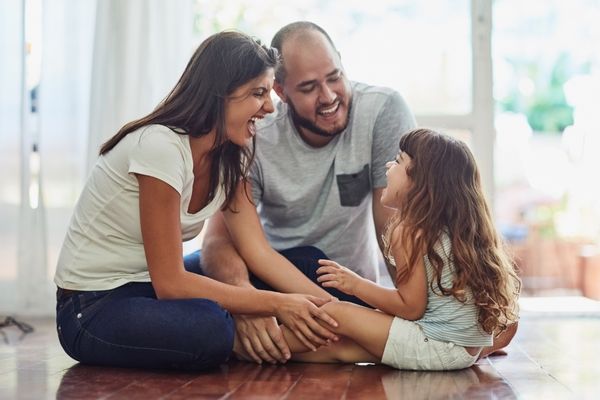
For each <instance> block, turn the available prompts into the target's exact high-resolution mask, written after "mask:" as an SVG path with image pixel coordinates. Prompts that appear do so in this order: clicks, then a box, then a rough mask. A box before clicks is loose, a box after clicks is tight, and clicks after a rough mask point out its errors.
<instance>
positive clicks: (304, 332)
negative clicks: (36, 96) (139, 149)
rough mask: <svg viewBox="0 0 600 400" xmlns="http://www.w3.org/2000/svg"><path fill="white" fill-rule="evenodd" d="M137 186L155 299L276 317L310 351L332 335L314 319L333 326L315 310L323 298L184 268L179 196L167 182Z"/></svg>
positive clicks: (144, 179) (144, 181) (143, 181)
mask: <svg viewBox="0 0 600 400" xmlns="http://www.w3.org/2000/svg"><path fill="white" fill-rule="evenodd" d="M136 177H137V179H138V182H139V188H140V191H139V202H140V221H141V230H142V238H143V241H144V251H145V253H146V260H147V262H148V269H149V271H150V278H151V280H152V285H153V287H154V290H155V291H156V295H157V297H158V298H166V299H169V298H171V299H175V298H177V299H181V298H207V299H210V300H213V301H216V302H217V303H219V304H220V305H221V306H223V307H224V308H225V309H227V310H229V311H230V312H232V313H240V314H258V315H274V316H276V317H278V318H279V319H280V320H281V321H282V322H283V323H284V324H285V325H286V326H288V327H289V328H290V329H291V330H292V331H293V332H294V333H295V334H296V335H297V336H299V338H302V340H303V342H304V343H306V344H307V345H308V346H309V347H311V348H314V347H315V346H314V344H313V343H316V344H324V343H325V340H324V339H322V338H326V339H331V340H335V339H336V336H335V335H334V334H333V333H331V332H329V331H328V330H326V329H324V328H322V327H321V326H320V325H319V323H318V322H317V321H316V319H317V318H318V319H321V320H322V321H325V322H326V323H329V324H331V325H332V326H335V325H337V324H336V323H335V321H333V319H332V318H331V317H329V316H328V315H327V313H326V312H325V311H323V310H321V309H319V307H318V306H320V305H323V304H324V303H326V302H327V300H323V299H319V298H316V297H314V296H310V295H301V294H295V295H285V294H281V293H277V292H269V291H262V290H256V289H253V288H244V287H236V286H230V285H227V284H224V283H221V282H217V281H215V280H212V279H210V278H207V277H205V276H201V275H198V274H194V273H191V272H188V271H186V270H185V268H184V267H183V250H182V244H181V243H182V238H181V223H180V200H181V198H180V195H179V193H177V191H176V190H175V189H174V188H172V187H171V186H170V185H168V184H167V183H165V182H163V181H161V180H159V179H157V178H153V177H150V176H146V175H140V174H137V175H136Z"/></svg>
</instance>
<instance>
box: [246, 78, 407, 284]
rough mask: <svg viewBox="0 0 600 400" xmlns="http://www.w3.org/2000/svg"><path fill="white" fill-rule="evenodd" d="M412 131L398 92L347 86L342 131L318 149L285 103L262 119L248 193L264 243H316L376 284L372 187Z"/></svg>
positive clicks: (382, 180) (277, 245)
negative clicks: (347, 106)
mask: <svg viewBox="0 0 600 400" xmlns="http://www.w3.org/2000/svg"><path fill="white" fill-rule="evenodd" d="M414 126H415V120H414V117H413V115H412V113H411V111H410V109H409V108H408V106H407V105H406V103H405V102H404V100H403V99H402V97H401V96H400V94H398V93H397V92H396V91H394V90H392V89H388V88H384V87H374V86H368V85H365V84H362V83H357V82H352V107H351V110H350V119H349V122H348V126H347V128H346V129H345V130H344V131H343V132H342V133H341V134H339V135H337V136H336V137H335V138H334V139H333V140H332V141H331V142H330V143H328V144H327V145H326V146H324V147H321V148H315V147H312V146H310V145H308V144H307V143H306V142H304V141H303V140H302V138H301V137H300V136H299V134H298V132H297V130H296V128H295V127H294V124H293V122H292V121H291V119H290V116H289V114H288V107H287V105H286V104H285V103H282V102H279V103H278V104H277V106H276V111H275V113H273V114H271V115H269V116H267V117H266V118H265V119H264V120H263V121H261V123H260V125H259V129H258V134H257V135H256V137H257V139H256V140H257V142H256V158H255V161H254V164H253V166H252V170H251V179H252V190H253V196H254V200H255V203H256V204H257V205H258V212H259V215H260V218H261V221H262V223H263V226H264V229H265V233H266V236H267V239H268V240H269V242H270V243H271V246H273V248H275V249H277V250H284V249H288V248H292V247H298V246H315V247H318V248H319V249H321V250H322V251H323V252H324V253H325V254H326V255H327V256H328V257H329V258H331V259H332V260H335V261H337V262H339V263H340V264H342V265H344V266H347V267H348V268H350V269H352V270H354V271H355V272H357V273H358V274H360V275H361V276H363V277H365V278H368V279H371V280H373V281H376V280H377V279H378V268H377V265H378V245H377V239H376V237H375V225H374V222H373V211H372V197H373V196H372V194H373V189H375V188H380V187H385V186H386V178H385V172H386V168H385V163H386V162H387V161H390V160H393V159H394V157H395V156H396V154H397V152H398V141H399V139H400V136H401V134H402V133H404V132H405V131H407V130H409V129H411V128H413V127H414Z"/></svg>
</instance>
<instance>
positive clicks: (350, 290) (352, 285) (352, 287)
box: [317, 260, 363, 296]
mask: <svg viewBox="0 0 600 400" xmlns="http://www.w3.org/2000/svg"><path fill="white" fill-rule="evenodd" d="M319 264H320V265H322V267H320V268H319V269H317V274H319V275H320V276H319V277H318V278H317V281H319V282H321V284H322V285H323V286H324V287H332V288H336V289H338V290H341V291H342V292H344V293H346V294H349V295H352V296H357V293H356V288H357V286H358V285H359V283H360V282H361V281H362V280H363V278H361V277H360V276H359V275H358V274H356V273H355V272H352V271H350V270H349V269H348V268H346V267H344V266H342V265H340V264H338V263H336V262H335V261H331V260H319Z"/></svg>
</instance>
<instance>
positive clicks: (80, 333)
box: [56, 257, 235, 370]
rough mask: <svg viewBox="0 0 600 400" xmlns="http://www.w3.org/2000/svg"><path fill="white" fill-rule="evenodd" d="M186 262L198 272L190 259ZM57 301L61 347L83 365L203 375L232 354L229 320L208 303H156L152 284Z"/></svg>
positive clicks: (102, 291) (231, 326)
mask: <svg viewBox="0 0 600 400" xmlns="http://www.w3.org/2000/svg"><path fill="white" fill-rule="evenodd" d="M185 261H186V269H188V270H192V272H197V273H201V271H200V269H199V265H198V264H197V263H196V262H195V257H192V258H187V257H186V260H185ZM60 292H61V291H60V290H59V293H60ZM59 297H60V298H59V299H57V304H56V322H57V330H58V337H59V340H60V343H61V345H62V347H63V349H64V350H65V351H66V352H67V354H68V355H69V356H71V357H72V358H74V359H75V360H77V361H80V362H81V363H84V364H93V365H107V366H117V367H139V368H165V369H189V370H205V369H210V368H214V367H216V366H217V365H219V364H221V363H223V362H225V361H227V359H228V357H229V355H230V354H231V351H232V349H233V336H234V332H235V327H234V323H233V319H232V318H231V315H230V314H229V313H228V312H227V311H226V310H224V309H223V308H221V307H220V306H219V305H218V304H217V303H215V302H214V301H211V300H207V299H182V300H159V299H157V298H156V293H155V292H154V289H153V287H152V284H151V283H137V282H134V283H128V284H126V285H123V286H120V287H118V288H116V289H112V290H101V291H85V292H76V293H74V294H71V295H67V296H65V295H63V296H59Z"/></svg>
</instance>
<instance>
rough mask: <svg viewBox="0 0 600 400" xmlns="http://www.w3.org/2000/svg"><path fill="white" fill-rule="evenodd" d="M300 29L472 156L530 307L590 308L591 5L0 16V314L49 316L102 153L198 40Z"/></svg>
mask: <svg viewBox="0 0 600 400" xmlns="http://www.w3.org/2000/svg"><path fill="white" fill-rule="evenodd" d="M301 19H306V20H311V21H314V22H316V23H317V24H319V25H321V26H322V27H323V28H324V29H325V30H327V31H328V32H329V34H330V35H331V37H332V39H333V40H334V42H335V43H336V44H337V46H338V48H339V50H340V52H341V55H342V62H343V64H344V66H345V68H346V70H347V74H348V76H349V77H350V79H352V80H358V81H363V82H366V83H370V84H377V85H384V86H389V87H392V88H395V89H397V90H398V91H399V92H400V93H401V94H402V95H403V96H404V97H405V99H406V100H407V102H408V104H409V105H410V106H411V108H412V109H413V111H414V113H415V114H416V117H417V121H418V123H419V124H420V125H425V126H431V127H436V128H439V129H442V130H444V131H446V132H447V133H449V134H452V135H455V136H457V137H460V138H461V139H463V140H465V141H466V142H467V143H469V145H470V146H471V148H472V150H473V151H474V153H475V155H476V157H477V160H478V162H479V165H480V167H481V169H482V175H483V178H484V185H485V189H486V192H487V194H488V196H489V198H490V201H491V202H492V203H493V208H494V213H495V219H496V222H497V225H498V227H499V228H500V230H501V233H502V234H503V236H504V238H505V239H506V241H507V243H508V244H509V246H510V248H511V251H512V252H513V254H514V256H515V258H516V260H517V263H518V265H519V268H520V271H521V272H520V273H521V276H522V278H523V281H524V294H525V295H527V296H549V295H552V296H586V297H589V298H592V299H599V298H600V256H599V255H598V253H599V252H598V244H599V243H600V185H599V184H598V183H597V181H596V179H597V177H596V174H597V172H593V171H599V170H600V165H598V164H600V157H598V154H600V132H599V131H598V130H599V129H600V128H599V127H600V95H599V93H600V52H599V51H598V48H599V47H598V46H599V43H600V24H599V23H598V21H600V0H571V1H569V2H564V1H559V0H528V1H520V0H495V1H491V0H434V1H427V2H419V1H416V0H393V1H392V0H375V1H359V0H345V1H341V0H340V1H337V0H318V1H316V0H302V1H291V0H288V1H285V2H283V1H275V0H262V1H256V0H253V1H249V0H227V1H217V0H127V1H122V0H51V1H50V0H0V314H15V313H17V314H22V315H51V314H52V313H53V306H54V301H53V291H54V290H55V286H54V285H53V283H52V277H53V274H54V270H55V264H56V260H57V257H58V252H59V250H60V246H61V244H62V240H63V238H64V235H65V231H66V228H67V226H68V222H69V218H70V216H71V213H72V209H73V206H74V204H75V202H76V201H77V197H78V195H79V192H80V190H81V188H82V185H83V183H84V181H85V178H86V175H87V173H88V171H89V168H90V166H91V165H93V163H94V161H95V159H96V157H97V152H98V147H99V145H100V144H101V143H102V142H103V141H104V140H105V139H106V138H108V137H110V136H112V135H113V134H114V133H115V132H116V130H117V129H118V128H119V127H120V126H121V125H122V124H124V123H125V122H127V121H129V120H131V119H134V118H137V117H140V116H142V115H144V114H146V113H148V112H149V111H151V110H152V109H153V108H154V106H155V105H156V104H157V103H158V102H159V101H160V100H161V99H162V98H163V97H164V96H165V95H166V94H167V92H168V90H169V89H170V88H171V87H172V86H173V85H174V84H175V82H176V81H177V78H178V77H179V75H180V74H181V72H182V71H183V68H184V67H185V64H186V63H187V61H188V59H189V57H190V56H191V54H192V52H193V50H194V49H195V48H196V47H197V46H198V44H199V43H200V42H201V41H202V40H203V39H204V38H206V37H207V36H209V35H210V34H212V33H214V32H217V31H220V30H223V29H228V28H236V29H239V30H242V31H244V32H246V33H249V34H251V35H254V36H256V37H257V38H260V39H261V40H262V41H264V42H266V43H269V42H270V40H271V37H272V36H273V34H274V33H275V32H276V31H277V30H278V29H279V28H280V27H281V26H283V25H285V24H287V23H289V22H292V21H295V20H301ZM198 245H199V239H197V240H194V241H192V243H189V244H187V245H186V251H188V250H192V249H194V248H195V247H197V246H198Z"/></svg>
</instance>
